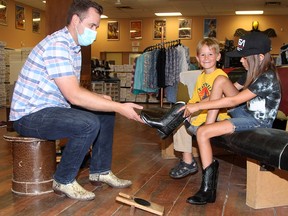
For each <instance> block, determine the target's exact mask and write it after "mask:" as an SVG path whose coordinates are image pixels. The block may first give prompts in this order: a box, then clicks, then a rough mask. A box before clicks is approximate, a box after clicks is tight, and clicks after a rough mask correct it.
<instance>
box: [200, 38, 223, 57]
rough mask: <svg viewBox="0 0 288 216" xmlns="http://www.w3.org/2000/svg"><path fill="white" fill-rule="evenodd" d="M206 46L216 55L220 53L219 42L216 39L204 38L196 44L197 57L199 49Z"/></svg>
mask: <svg viewBox="0 0 288 216" xmlns="http://www.w3.org/2000/svg"><path fill="white" fill-rule="evenodd" d="M204 45H207V46H208V47H209V48H210V49H214V50H215V52H216V54H219V53H220V46H219V42H218V40H217V39H216V38H204V39H202V40H201V41H199V43H198V44H197V49H196V52H197V55H198V54H199V52H200V50H201V48H202V47H203V46H204Z"/></svg>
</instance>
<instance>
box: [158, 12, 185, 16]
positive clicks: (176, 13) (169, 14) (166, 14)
mask: <svg viewBox="0 0 288 216" xmlns="http://www.w3.org/2000/svg"><path fill="white" fill-rule="evenodd" d="M155 15H156V16H182V14H181V13H180V12H167V13H155Z"/></svg>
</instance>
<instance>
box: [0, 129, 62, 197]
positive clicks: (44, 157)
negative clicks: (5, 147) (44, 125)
mask: <svg viewBox="0 0 288 216" xmlns="http://www.w3.org/2000/svg"><path fill="white" fill-rule="evenodd" d="M3 138H4V140H6V141H8V142H11V144H12V156H13V176H12V192H14V193H16V194H21V195H40V194H45V193H50V192H52V191H53V190H52V181H53V174H54V172H55V169H56V145H55V141H48V140H43V139H38V138H33V137H22V136H20V135H19V134H17V133H16V132H11V133H7V134H6V135H4V136H3Z"/></svg>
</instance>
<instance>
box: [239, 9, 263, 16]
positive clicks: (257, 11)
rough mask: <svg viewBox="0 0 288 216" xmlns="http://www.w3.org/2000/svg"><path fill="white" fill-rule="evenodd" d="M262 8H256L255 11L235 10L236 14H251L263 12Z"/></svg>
mask: <svg viewBox="0 0 288 216" xmlns="http://www.w3.org/2000/svg"><path fill="white" fill-rule="evenodd" d="M263 13H264V12H263V10H256V11H235V14H237V15H252V14H254V15H255V14H263Z"/></svg>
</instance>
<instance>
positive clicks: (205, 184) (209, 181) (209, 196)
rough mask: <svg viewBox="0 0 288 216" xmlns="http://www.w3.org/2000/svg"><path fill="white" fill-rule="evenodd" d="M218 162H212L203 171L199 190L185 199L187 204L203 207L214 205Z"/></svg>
mask: <svg viewBox="0 0 288 216" xmlns="http://www.w3.org/2000/svg"><path fill="white" fill-rule="evenodd" d="M218 168H219V162H218V161H217V160H214V161H213V162H212V163H211V164H210V165H209V166H208V167H206V168H205V169H204V170H203V174H202V184H201V188H200V190H199V191H198V192H197V193H196V194H195V195H194V196H191V197H189V198H188V199H187V202H188V203H190V204H193V205H204V204H206V203H214V202H215V200H216V190H217V181H218Z"/></svg>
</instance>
